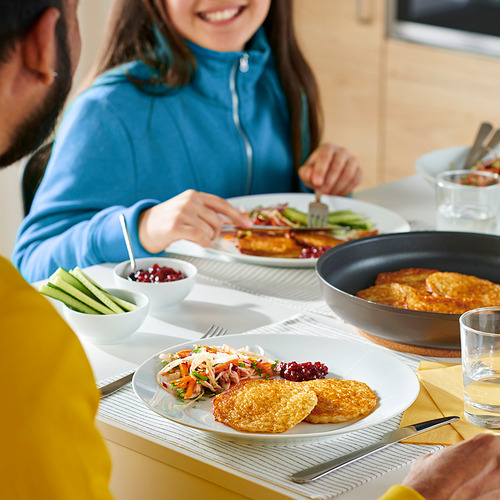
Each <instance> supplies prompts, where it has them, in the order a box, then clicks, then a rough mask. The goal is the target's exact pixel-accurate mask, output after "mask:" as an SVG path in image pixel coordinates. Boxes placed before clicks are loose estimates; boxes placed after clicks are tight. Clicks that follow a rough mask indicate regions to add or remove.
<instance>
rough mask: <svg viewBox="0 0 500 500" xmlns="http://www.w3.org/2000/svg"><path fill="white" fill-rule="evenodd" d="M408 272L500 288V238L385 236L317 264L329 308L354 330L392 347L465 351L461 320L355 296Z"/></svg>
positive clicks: (330, 254)
mask: <svg viewBox="0 0 500 500" xmlns="http://www.w3.org/2000/svg"><path fill="white" fill-rule="evenodd" d="M407 267H425V268H432V269H438V270H440V271H453V272H459V273H463V274H470V275H473V276H477V277H478V278H483V279H487V280H490V281H493V282H495V283H500V237H498V236H493V235H486V234H484V235H483V234H476V233H457V232H437V231H425V232H411V233H394V234H384V235H379V236H372V237H368V238H362V239H359V240H354V241H350V242H347V243H343V244H342V245H339V246H338V247H335V248H332V249H331V250H329V251H328V252H326V253H325V254H323V255H322V256H321V257H320V258H319V260H318V262H317V264H316V272H317V274H318V276H319V279H320V285H321V289H322V292H323V296H324V298H325V300H326V302H327V304H328V305H329V306H330V307H331V309H332V310H333V311H334V312H335V313H336V314H338V315H339V316H340V317H341V318H342V319H344V320H345V321H347V322H348V323H350V324H351V325H353V326H355V327H357V328H359V329H360V330H363V331H364V332H367V333H369V334H371V335H373V336H375V337H378V338H380V339H384V340H389V341H392V342H398V343H402V344H408V345H413V346H419V347H428V348H434V349H457V350H459V349H460V328H459V322H458V318H459V317H460V315H459V314H444V313H432V312H424V311H411V310H408V309H400V308H397V307H393V306H387V305H384V304H377V303H375V302H370V301H368V300H364V299H361V298H359V297H356V296H355V294H356V292H357V291H359V290H362V289H364V288H368V287H369V286H371V285H373V284H374V283H375V278H376V277H377V275H378V274H379V273H381V272H388V271H397V270H399V269H404V268H407Z"/></svg>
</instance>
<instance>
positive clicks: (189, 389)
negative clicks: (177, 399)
mask: <svg viewBox="0 0 500 500" xmlns="http://www.w3.org/2000/svg"><path fill="white" fill-rule="evenodd" d="M195 387H196V380H194V379H191V380H190V381H189V382H188V385H187V388H186V392H185V394H184V399H189V398H190V397H191V396H192V395H193V392H194V388H195Z"/></svg>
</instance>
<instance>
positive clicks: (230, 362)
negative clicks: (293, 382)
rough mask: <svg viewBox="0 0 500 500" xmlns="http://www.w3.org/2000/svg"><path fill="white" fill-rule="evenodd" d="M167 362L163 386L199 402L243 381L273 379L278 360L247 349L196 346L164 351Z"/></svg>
mask: <svg viewBox="0 0 500 500" xmlns="http://www.w3.org/2000/svg"><path fill="white" fill-rule="evenodd" d="M160 359H161V360H162V362H163V363H164V364H165V366H164V367H163V369H162V370H161V371H160V372H159V373H158V375H157V380H158V383H159V384H160V386H161V387H163V388H164V389H165V390H167V391H168V392H170V393H171V394H173V395H175V396H176V397H178V398H179V399H180V400H182V401H186V400H188V401H191V402H194V401H197V400H198V399H200V398H201V397H202V396H203V395H207V396H214V395H216V394H219V393H221V392H224V391H226V390H228V389H229V388H230V387H232V386H233V385H235V384H237V383H238V382H240V381H241V380H246V379H250V378H270V377H272V376H273V375H274V374H275V371H276V369H277V366H278V363H279V362H278V361H276V360H273V359H270V358H268V357H266V356H264V353H263V352H261V353H260V354H257V353H255V352H252V351H250V350H249V349H248V346H247V347H246V348H241V349H234V348H232V347H229V346H228V345H223V346H221V347H215V346H211V347H210V346H206V345H200V344H197V345H195V346H194V347H193V348H192V349H186V350H184V351H178V352H176V353H173V354H172V353H165V354H160Z"/></svg>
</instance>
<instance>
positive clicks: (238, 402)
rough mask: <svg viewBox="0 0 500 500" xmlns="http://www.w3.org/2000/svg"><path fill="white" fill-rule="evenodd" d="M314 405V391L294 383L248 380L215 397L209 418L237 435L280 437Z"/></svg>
mask: <svg viewBox="0 0 500 500" xmlns="http://www.w3.org/2000/svg"><path fill="white" fill-rule="evenodd" d="M317 401H318V398H317V396H316V393H315V392H314V390H312V389H311V388H309V387H307V386H305V385H302V384H300V383H297V382H289V381H288V380H263V379H250V380H245V381H243V382H240V383H239V384H237V385H235V386H233V387H232V388H231V389H229V390H228V391H226V392H223V393H222V394H219V395H218V396H216V397H215V398H214V400H213V414H214V417H215V420H216V421H217V422H222V423H223V424H226V425H229V426H230V427H232V428H233V429H236V430H238V431H242V432H266V433H280V432H285V431H287V430H288V429H291V428H292V427H294V426H295V425H297V424H298V423H299V422H301V421H302V420H304V418H305V417H307V415H309V413H310V412H311V411H312V409H313V408H314V407H315V406H316V403H317Z"/></svg>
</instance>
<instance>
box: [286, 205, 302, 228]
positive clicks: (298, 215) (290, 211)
mask: <svg viewBox="0 0 500 500" xmlns="http://www.w3.org/2000/svg"><path fill="white" fill-rule="evenodd" d="M283 215H284V216H285V217H286V218H287V219H290V220H291V221H292V222H297V223H299V224H302V225H303V226H307V214H305V213H304V212H300V211H299V210H296V209H295V208H290V207H287V208H285V209H284V210H283Z"/></svg>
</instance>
